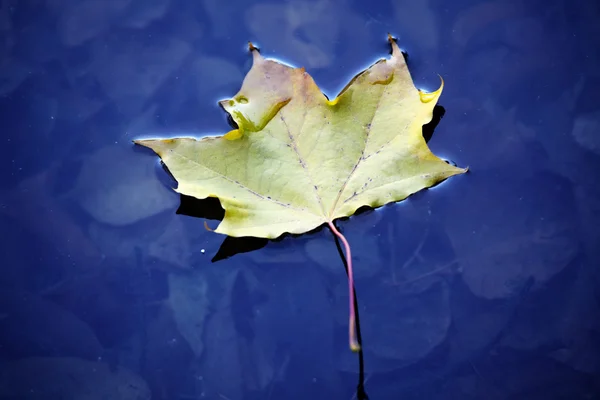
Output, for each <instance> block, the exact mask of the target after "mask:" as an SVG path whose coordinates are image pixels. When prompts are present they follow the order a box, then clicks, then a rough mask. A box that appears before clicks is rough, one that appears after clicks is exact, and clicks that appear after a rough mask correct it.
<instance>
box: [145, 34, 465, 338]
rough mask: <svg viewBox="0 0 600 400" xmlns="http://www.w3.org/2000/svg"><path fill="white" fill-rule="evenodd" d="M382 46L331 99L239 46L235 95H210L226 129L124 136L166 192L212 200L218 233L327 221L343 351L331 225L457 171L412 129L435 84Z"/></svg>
mask: <svg viewBox="0 0 600 400" xmlns="http://www.w3.org/2000/svg"><path fill="white" fill-rule="evenodd" d="M389 42H390V44H391V46H392V55H391V57H390V58H389V59H382V60H379V61H377V62H376V63H375V64H373V65H372V66H371V67H369V68H368V69H366V70H365V71H363V72H361V73H360V74H358V75H357V76H355V77H354V78H353V79H352V80H351V81H350V83H349V84H348V85H347V86H346V87H345V88H344V89H343V90H342V91H341V93H340V94H339V95H338V96H337V97H336V98H335V99H334V100H328V99H327V97H326V96H325V95H324V94H323V93H322V92H321V91H320V90H319V88H318V87H317V85H316V84H315V82H314V81H313V79H312V78H311V76H310V75H309V74H308V73H307V72H306V71H305V70H304V68H293V67H290V66H287V65H284V64H281V63H279V62H277V61H273V60H269V59H265V58H263V57H262V56H261V55H260V53H259V51H258V49H257V48H255V47H254V46H253V45H252V44H250V50H251V52H252V55H253V64H252V68H251V69H250V71H249V72H248V74H247V75H246V77H245V79H244V82H243V84H242V88H241V90H240V91H239V92H238V93H237V94H236V95H235V97H233V99H231V100H223V101H221V102H220V104H221V106H222V107H223V108H224V109H225V111H227V112H228V113H229V114H230V115H231V117H232V118H233V120H234V121H235V122H236V123H237V125H238V127H239V128H238V129H235V130H233V131H230V132H229V133H227V134H225V135H223V136H219V137H206V138H202V139H200V140H197V139H193V138H178V139H152V140H136V141H135V143H137V144H140V145H143V146H146V147H149V148H151V149H152V150H154V151H155V152H156V153H157V154H158V155H159V156H160V157H161V159H162V160H163V162H164V163H165V164H166V166H167V168H168V169H169V171H170V172H171V173H172V174H173V177H174V178H175V179H176V180H177V182H178V187H177V189H176V191H177V192H179V193H182V194H185V195H188V196H193V197H196V198H199V199H204V198H207V197H216V198H218V199H219V201H220V202H221V206H222V207H223V209H224V210H225V217H224V219H223V221H222V222H221V223H220V224H219V226H218V227H217V229H216V230H215V231H216V232H218V233H222V234H226V235H229V236H236V237H240V236H254V237H262V238H276V237H278V236H280V235H281V234H283V233H285V232H289V233H294V234H300V233H304V232H307V231H310V230H312V229H314V228H317V227H319V226H320V225H323V224H328V225H329V226H330V228H331V229H332V231H333V232H334V233H335V234H336V235H338V237H340V239H342V241H343V243H344V246H345V250H346V258H347V260H348V270H349V271H348V278H349V279H348V280H349V287H350V293H351V296H350V310H351V311H350V328H349V329H350V342H351V347H352V348H353V349H355V350H356V349H358V344H357V343H356V339H355V337H354V311H355V310H354V307H353V304H352V298H353V280H352V264H351V255H350V248H349V245H348V243H347V242H346V240H345V238H344V237H343V236H342V235H341V234H340V233H339V231H337V229H336V228H335V226H334V225H333V221H334V220H335V219H336V218H340V217H347V216H350V215H352V214H354V212H355V211H356V210H357V209H358V208H360V207H362V206H370V207H379V206H382V205H384V204H387V203H390V202H395V201H399V200H402V199H405V198H406V197H408V196H410V195H411V194H413V193H415V192H418V191H419V190H422V189H424V188H428V187H431V186H433V185H435V184H437V183H439V182H441V181H443V180H444V179H446V178H448V177H450V176H452V175H456V174H461V173H464V172H466V171H467V170H466V169H463V168H458V167H455V166H452V165H450V164H448V163H447V162H445V161H444V160H442V159H440V158H438V157H437V156H435V155H434V154H433V153H432V152H431V151H430V150H429V148H428V147H427V144H426V143H425V140H424V138H423V135H422V127H423V125H424V124H426V123H428V122H429V121H431V118H432V112H433V108H434V107H435V105H436V103H437V100H438V98H439V96H440V94H441V93H442V88H443V81H442V86H441V87H440V88H439V89H438V90H437V91H435V92H433V93H425V92H422V91H419V90H418V89H416V88H415V86H414V84H413V81H412V79H411V76H410V73H409V71H408V68H407V66H406V63H405V60H404V57H403V55H402V52H401V51H400V49H399V48H398V46H397V44H396V42H395V41H394V40H393V39H392V38H391V36H390V37H389Z"/></svg>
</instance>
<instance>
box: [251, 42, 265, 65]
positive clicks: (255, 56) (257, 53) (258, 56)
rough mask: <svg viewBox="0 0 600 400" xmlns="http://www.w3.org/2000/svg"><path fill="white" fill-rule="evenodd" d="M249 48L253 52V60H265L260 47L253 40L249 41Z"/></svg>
mask: <svg viewBox="0 0 600 400" xmlns="http://www.w3.org/2000/svg"><path fill="white" fill-rule="evenodd" d="M248 50H249V51H250V52H251V53H252V61H253V62H255V63H256V62H258V61H262V60H263V56H262V55H261V54H260V49H259V48H258V47H256V46H255V45H254V43H252V42H248Z"/></svg>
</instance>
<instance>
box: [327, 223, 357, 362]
mask: <svg viewBox="0 0 600 400" xmlns="http://www.w3.org/2000/svg"><path fill="white" fill-rule="evenodd" d="M327 223H328V224H329V228H330V229H331V231H332V232H333V233H334V235H336V236H337V237H338V238H339V239H340V240H341V241H342V243H343V244H344V250H345V253H346V265H347V266H348V298H349V300H350V301H349V307H350V317H349V319H350V320H349V324H348V338H349V342H350V349H351V350H352V351H354V352H357V351H360V345H359V343H358V340H357V339H356V309H355V308H354V273H353V272H352V253H351V252H350V244H348V241H347V240H346V238H345V237H344V235H342V234H341V232H340V231H338V230H337V228H336V227H335V225H334V224H333V222H331V221H329V222H327Z"/></svg>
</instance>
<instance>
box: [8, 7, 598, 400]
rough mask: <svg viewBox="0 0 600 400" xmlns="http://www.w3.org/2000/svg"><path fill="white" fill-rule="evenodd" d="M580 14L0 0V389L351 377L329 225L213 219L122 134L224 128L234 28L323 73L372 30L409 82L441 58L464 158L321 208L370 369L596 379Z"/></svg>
mask: <svg viewBox="0 0 600 400" xmlns="http://www.w3.org/2000/svg"><path fill="white" fill-rule="evenodd" d="M599 20H600V7H599V6H598V4H597V2H594V1H586V0H570V1H550V2H547V1H546V2H542V1H533V0H532V1H528V2H523V1H517V0H512V1H489V2H476V1H469V0H461V1H454V2H442V1H435V0H431V1H410V0H398V1H380V2H377V3H376V4H375V3H373V2H372V3H370V4H369V3H368V2H359V1H350V0H330V1H328V0H317V1H304V0H299V1H293V2H275V1H272V2H268V1H265V2H262V3H261V2H256V1H254V2H246V1H240V0H233V1H230V2H223V1H216V0H204V1H190V0H152V1H149V0H111V1H107V0H68V1H66V0H62V1H58V0H46V1H43V0H27V1H16V0H4V1H2V2H0V120H1V125H0V141H1V143H2V146H0V178H1V179H0V229H1V238H2V240H1V243H0V259H1V262H0V266H1V267H0V268H1V270H0V398H6V399H83V398H85V399H126V400H130V399H132V400H133V399H135V400H145V399H150V398H152V399H169V400H170V399H173V400H184V399H216V400H223V399H225V400H242V399H244V400H249V399H252V400H256V399H261V400H276V399H290V400H294V399H317V400H319V399H325V400H329V399H332V400H337V399H340V400H350V399H352V398H356V396H355V393H356V387H357V385H358V383H359V381H360V376H359V362H358V358H357V355H356V354H355V353H352V352H350V350H349V349H348V337H347V313H348V310H347V300H348V297H347V296H348V294H347V281H346V275H345V272H344V267H343V264H342V261H341V260H340V257H339V254H338V252H337V249H336V246H335V241H334V239H333V236H332V234H331V233H330V232H329V231H328V230H326V229H322V230H318V231H316V232H313V233H311V234H306V235H302V236H298V237H284V238H283V239H282V240H277V241H271V242H268V243H267V242H266V241H262V240H246V241H241V242H240V241H232V240H230V239H227V240H224V239H225V237H224V236H222V235H219V234H216V233H213V232H210V231H208V230H206V229H205V228H204V226H203V223H204V222H205V221H206V222H207V224H208V226H209V227H210V228H215V227H216V226H217V224H218V221H217V220H215V218H218V217H220V216H222V211H221V210H220V209H219V207H218V204H216V203H214V202H212V203H211V202H208V203H207V202H197V201H194V200H193V199H186V198H183V199H180V197H179V195H177V194H176V193H175V192H173V191H172V190H170V187H172V186H173V185H174V184H175V183H174V182H173V180H172V178H171V177H170V176H169V175H168V173H167V172H166V171H165V170H164V169H163V168H162V167H161V165H160V163H159V162H158V159H157V157H156V156H155V155H153V154H152V153H150V152H148V151H144V150H143V149H140V148H135V147H134V146H133V144H132V140H133V139H138V138H147V137H157V136H160V137H176V136H181V135H186V136H190V135H191V136H202V135H207V134H212V135H215V134H223V133H225V132H227V131H228V130H229V129H230V127H229V125H228V122H227V118H226V115H225V113H224V112H223V111H222V110H221V109H220V108H219V107H218V105H217V101H218V100H221V99H224V98H229V97H231V96H233V95H234V94H235V93H236V92H237V91H238V90H239V87H240V85H241V82H242V79H243V77H244V75H245V73H246V72H247V71H248V69H249V68H250V65H251V57H250V55H249V54H248V51H247V47H246V46H247V42H248V41H249V40H251V41H252V42H253V43H255V44H256V45H257V46H259V47H260V49H261V52H262V54H263V55H264V56H266V57H272V58H276V59H278V60H281V61H284V62H286V63H289V64H292V65H294V66H304V67H306V69H307V71H308V72H309V73H310V74H311V75H312V76H313V77H314V79H315V80H316V82H317V83H318V84H319V86H320V87H321V88H322V90H323V91H324V92H325V93H326V94H327V95H328V96H329V97H330V98H333V97H334V96H335V94H336V93H337V92H338V91H339V90H341V89H342V88H343V87H344V86H345V84H346V83H347V82H348V81H349V80H350V79H351V78H352V76H354V75H355V74H356V73H357V72H359V71H361V70H362V69H364V68H366V67H368V66H369V65H370V64H372V63H373V62H374V61H376V60H377V59H379V58H382V57H387V56H388V54H389V45H388V43H387V40H386V39H387V33H388V32H389V33H391V34H393V35H395V36H396V37H397V38H398V44H399V46H400V47H401V48H402V49H403V51H405V52H406V54H407V55H408V64H409V68H410V71H411V73H412V76H413V78H414V81H415V84H416V85H417V86H418V87H419V88H421V89H424V90H434V89H436V88H437V86H438V85H439V78H438V74H439V75H441V76H442V77H443V78H444V81H445V88H444V92H443V94H442V96H441V98H440V101H439V105H440V106H441V107H442V108H438V109H437V110H436V115H437V116H438V119H439V117H440V116H442V115H443V117H441V119H440V120H439V123H438V124H437V126H435V127H434V128H435V129H434V131H433V135H432V136H431V139H430V140H429V146H430V147H431V149H432V151H433V152H434V153H435V154H437V155H439V156H440V157H444V158H446V159H448V160H451V161H452V162H454V163H456V164H457V165H459V166H469V168H470V172H469V173H468V174H466V175H461V176H457V177H453V178H452V179H449V180H448V181H446V182H444V183H443V184H441V185H438V186H436V187H435V188H432V189H430V190H426V191H423V192H420V193H417V194H416V195H414V196H412V197H410V198H409V199H408V200H406V201H403V202H400V203H396V204H390V205H387V206H384V207H382V208H380V209H377V210H370V211H365V212H362V213H359V214H358V215H355V216H353V217H351V218H349V219H347V220H343V221H339V222H338V226H339V227H340V229H341V230H342V231H343V232H344V234H345V235H346V236H347V237H348V240H349V241H350V243H351V245H352V247H353V255H354V264H355V269H356V271H355V273H356V276H355V278H356V290H357V294H358V303H359V311H360V323H361V330H362V341H363V349H364V368H363V369H364V381H365V390H366V393H367V394H368V396H369V398H370V399H374V400H377V399H403V400H408V399H428V400H429V399H433V400H437V399H440V400H441V399H492V400H495V399H528V400H529V399H544V400H548V399H597V398H600V383H599V382H600V272H599V270H598V265H600V247H599V246H598V244H600V230H599V229H598V227H599V226H600V186H598V184H597V182H598V177H599V176H598V171H600V105H599V103H598V101H597V100H596V95H597V93H598V91H599V90H600V62H599V60H600V24H599V23H598V21H599ZM428 135H431V132H429V133H428ZM86 396H87V397H86ZM353 396H354V397H353Z"/></svg>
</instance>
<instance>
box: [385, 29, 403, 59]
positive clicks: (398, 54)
mask: <svg viewBox="0 0 600 400" xmlns="http://www.w3.org/2000/svg"><path fill="white" fill-rule="evenodd" d="M388 42H389V43H390V46H392V57H403V56H402V50H400V47H398V43H396V38H395V37H393V36H392V34H391V33H389V32H388Z"/></svg>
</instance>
